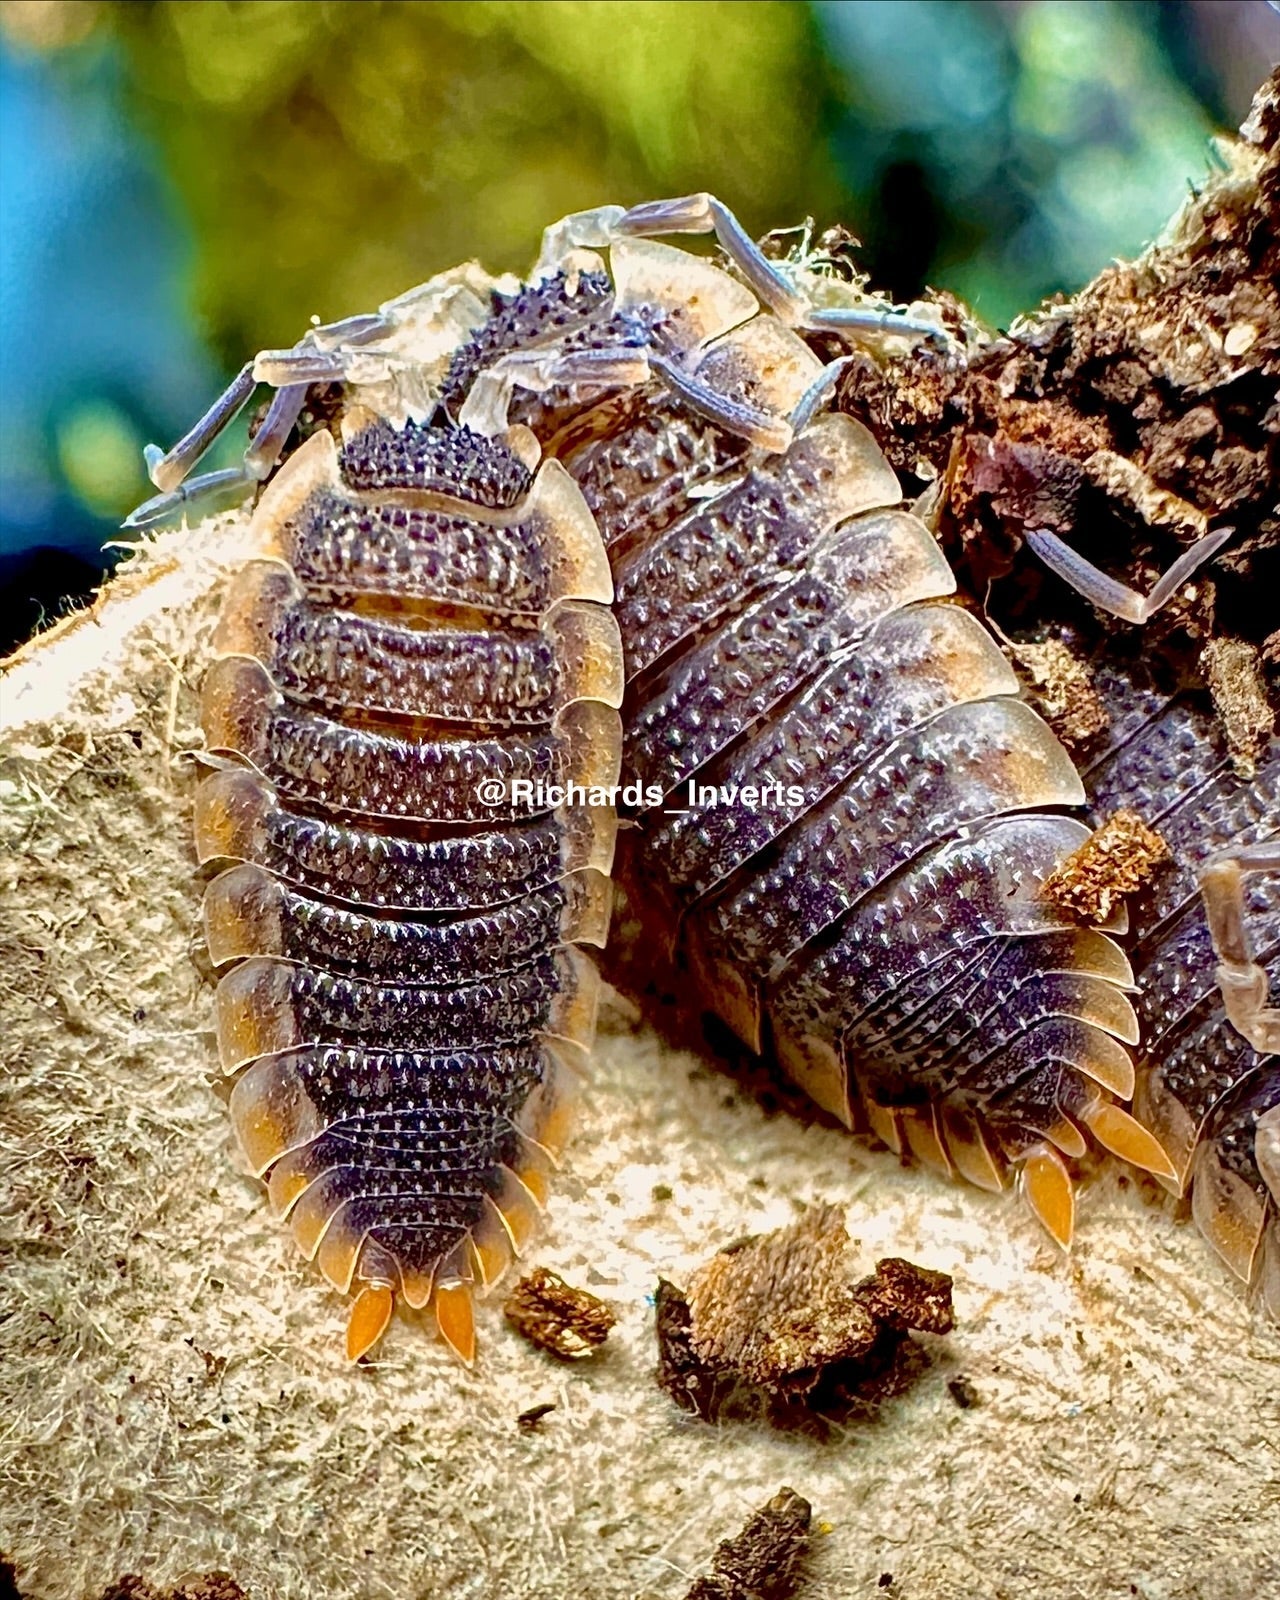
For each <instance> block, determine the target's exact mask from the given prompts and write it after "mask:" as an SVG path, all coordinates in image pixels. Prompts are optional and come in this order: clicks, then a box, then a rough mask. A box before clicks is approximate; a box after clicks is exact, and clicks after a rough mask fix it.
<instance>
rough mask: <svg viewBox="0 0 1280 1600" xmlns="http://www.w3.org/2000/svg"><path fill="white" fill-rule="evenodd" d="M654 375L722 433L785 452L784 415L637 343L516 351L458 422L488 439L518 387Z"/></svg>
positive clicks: (482, 380)
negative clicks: (744, 400) (721, 390)
mask: <svg viewBox="0 0 1280 1600" xmlns="http://www.w3.org/2000/svg"><path fill="white" fill-rule="evenodd" d="M655 377H656V378H658V379H660V380H661V381H662V382H663V383H665V384H666V385H667V386H668V388H670V389H672V390H673V391H674V392H675V393H676V394H678V395H679V396H680V398H681V399H682V400H684V401H685V402H686V403H687V404H688V405H689V406H690V407H691V408H692V409H693V410H695V411H697V412H699V413H701V415H703V416H705V417H707V418H709V419H710V420H711V421H712V422H714V423H716V424H717V425H718V426H720V427H722V428H724V429H725V431H726V432H728V433H732V434H735V435H737V436H738V437H739V438H743V439H746V440H747V441H748V442H749V443H751V444H754V445H757V446H759V447H760V448H761V449H765V450H785V449H786V448H787V447H788V446H789V445H790V443H791V437H792V435H791V427H790V424H789V423H788V422H787V421H786V420H785V418H782V417H777V416H774V415H773V414H772V413H771V412H768V411H759V410H757V409H756V408H755V407H754V406H746V405H742V404H741V403H740V402H738V401H735V400H731V399H729V398H728V396H726V395H722V394H718V393H717V392H716V391H715V390H714V389H711V388H709V387H708V386H707V385H706V384H703V383H700V382H699V381H698V380H697V378H695V377H692V376H691V375H690V374H689V373H687V372H685V371H683V370H682V369H681V368H680V367H678V366H677V365H676V364H675V363H674V362H672V361H668V360H667V358H666V357H665V356H662V355H658V354H656V353H655V352H653V351H650V350H645V349H643V348H640V347H638V346H628V347H626V348H624V349H621V350H579V351H571V352H569V353H568V354H560V353H555V352H552V353H548V354H545V355H541V354H538V353H536V352H520V353H517V354H515V355H511V356H506V357H504V358H503V359H502V360H501V361H496V362H495V363H494V364H493V365H492V366H491V367H488V368H486V369H485V371H483V372H482V373H481V374H480V376H479V377H478V378H477V379H476V381H475V383H474V384H473V385H472V386H471V392H470V394H469V395H468V396H467V399H466V402H465V403H464V405H463V407H462V410H461V411H460V412H459V414H458V421H459V423H460V424H461V425H462V426H463V427H465V428H471V429H473V430H474V431H475V432H476V433H483V434H486V435H487V436H489V437H490V438H492V437H493V436H494V435H495V434H498V433H501V432H502V430H503V429H504V428H505V427H506V425H507V411H508V409H509V407H510V404H511V395H512V393H513V391H514V390H515V389H517V388H519V389H530V390H533V391H534V393H537V394H541V393H543V392H544V391H545V390H547V389H550V388H552V387H555V386H562V385H570V384H576V383H582V384H598V385H600V386H601V387H602V388H615V387H616V388H627V389H629V388H634V387H635V386H637V385H638V384H642V383H647V382H648V381H649V379H650V378H655Z"/></svg>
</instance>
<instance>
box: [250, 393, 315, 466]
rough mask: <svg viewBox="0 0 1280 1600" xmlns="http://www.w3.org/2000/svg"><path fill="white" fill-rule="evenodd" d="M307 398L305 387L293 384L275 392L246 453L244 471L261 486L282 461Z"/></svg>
mask: <svg viewBox="0 0 1280 1600" xmlns="http://www.w3.org/2000/svg"><path fill="white" fill-rule="evenodd" d="M306 398H307V385H306V384H305V383H291V384H289V385H287V386H286V387H285V388H283V389H278V390H277V391H276V394H275V397H274V399H273V400H272V402H271V405H270V407H269V408H268V410H267V414H266V416H265V418H264V419H263V423H262V426H261V427H260V428H259V429H258V431H257V433H255V434H254V436H253V443H252V444H251V445H250V446H249V448H248V449H247V450H246V451H245V453H244V465H245V471H246V472H248V473H249V474H250V476H251V477H254V478H256V479H258V480H259V482H261V480H262V479H264V478H266V477H268V476H269V475H270V473H271V469H272V468H273V467H274V466H275V464H276V462H277V461H278V460H279V459H280V452H281V450H283V449H284V445H285V440H286V439H287V438H288V437H289V435H290V434H291V433H292V432H293V425H294V423H295V422H296V421H297V420H298V415H299V413H300V412H301V410H302V406H303V402H304V401H305V400H306Z"/></svg>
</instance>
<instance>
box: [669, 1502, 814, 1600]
mask: <svg viewBox="0 0 1280 1600" xmlns="http://www.w3.org/2000/svg"><path fill="white" fill-rule="evenodd" d="M812 1516H813V1508H812V1506H810V1504H809V1502H808V1501H807V1500H805V1499H804V1498H803V1497H802V1496H800V1495H798V1494H797V1493H796V1492H795V1490H794V1489H779V1490H778V1492H777V1494H775V1495H774V1497H773V1499H772V1500H770V1501H769V1502H768V1504H767V1505H764V1506H762V1507H761V1508H760V1510H759V1511H756V1512H753V1513H752V1515H751V1516H749V1517H748V1518H747V1520H746V1522H745V1523H743V1525H742V1531H741V1532H740V1533H737V1534H735V1535H734V1536H733V1538H732V1539H725V1540H724V1541H723V1542H722V1543H721V1544H720V1546H719V1548H718V1549H717V1550H716V1553H715V1555H714V1557H713V1558H712V1562H711V1571H710V1572H709V1573H708V1574H707V1576H706V1577H705V1578H699V1579H698V1581H697V1582H696V1583H695V1584H694V1585H693V1587H692V1588H691V1589H690V1590H689V1592H688V1594H687V1595H686V1596H685V1600H790V1596H792V1595H794V1594H795V1593H796V1591H797V1589H798V1588H799V1587H800V1584H801V1581H802V1578H803V1574H802V1572H801V1566H802V1564H803V1562H804V1557H805V1553H806V1552H807V1550H808V1548H809V1523H810V1520H811V1518H812Z"/></svg>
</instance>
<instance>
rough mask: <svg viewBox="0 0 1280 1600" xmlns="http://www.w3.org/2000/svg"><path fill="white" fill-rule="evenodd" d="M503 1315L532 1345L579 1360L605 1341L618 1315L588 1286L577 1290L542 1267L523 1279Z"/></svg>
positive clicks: (512, 1293)
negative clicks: (588, 1290) (590, 1292)
mask: <svg viewBox="0 0 1280 1600" xmlns="http://www.w3.org/2000/svg"><path fill="white" fill-rule="evenodd" d="M502 1312H503V1315H504V1316H505V1317H506V1319H507V1321H508V1322H509V1323H510V1324H511V1326H512V1327H513V1328H514V1329H515V1330H516V1332H517V1333H519V1334H521V1335H523V1337H524V1338H526V1339H527V1340H528V1341H529V1343H530V1344H533V1345H537V1347H538V1348H539V1349H540V1350H546V1351H549V1352H550V1354H552V1355H553V1356H559V1357H560V1359H561V1360H562V1361H577V1360H579V1359H580V1358H581V1357H582V1356H589V1355H590V1354H591V1353H592V1351H593V1350H596V1349H598V1348H599V1347H600V1345H602V1344H603V1343H604V1341H605V1340H606V1339H607V1338H608V1336H609V1329H610V1328H612V1327H613V1325H614V1323H615V1322H616V1321H617V1318H616V1317H615V1316H614V1314H613V1311H612V1309H611V1308H610V1307H609V1306H607V1305H606V1304H605V1302H604V1301H603V1300H598V1299H597V1298H596V1296H595V1295H593V1294H588V1292H587V1291H586V1290H585V1289H575V1288H573V1287H572V1286H571V1285H570V1284H567V1283H566V1282H565V1281H564V1279H563V1278H562V1277H560V1275H559V1274H558V1273H555V1272H552V1271H550V1270H549V1269H548V1268H547V1267H538V1268H536V1269H535V1270H534V1271H533V1272H531V1273H529V1275H528V1276H527V1277H524V1278H521V1280H520V1282H519V1283H518V1284H516V1286H515V1288H514V1289H513V1290H512V1291H511V1293H510V1295H509V1296H508V1297H507V1302H506V1304H505V1305H504V1306H503V1308H502Z"/></svg>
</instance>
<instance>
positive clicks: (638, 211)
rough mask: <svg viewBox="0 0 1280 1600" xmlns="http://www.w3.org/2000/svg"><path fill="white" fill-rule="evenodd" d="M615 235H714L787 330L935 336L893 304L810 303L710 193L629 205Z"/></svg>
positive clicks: (931, 327)
mask: <svg viewBox="0 0 1280 1600" xmlns="http://www.w3.org/2000/svg"><path fill="white" fill-rule="evenodd" d="M616 231H617V232H618V233H619V234H622V235H629V236H631V237H633V238H636V237H639V238H653V237H655V236H657V235H660V234H669V233H714V234H715V236H716V242H717V243H718V244H719V246H720V248H721V249H722V250H723V251H724V253H725V254H726V255H727V256H728V257H729V259H730V260H731V261H732V262H733V264H734V266H735V267H737V269H738V271H739V272H740V273H741V274H742V276H743V277H744V278H745V279H746V281H747V282H748V284H750V286H751V288H752V289H753V290H754V292H755V293H756V294H757V295H759V297H760V299H761V300H763V301H764V303H765V305H767V306H768V308H769V310H770V311H772V312H773V313H774V315H775V316H777V317H778V318H779V319H780V320H781V321H783V322H785V323H786V324H787V326H788V327H793V328H795V327H804V328H830V329H833V330H834V329H845V328H849V329H858V328H863V329H869V330H872V331H879V330H882V329H891V330H893V331H894V332H899V333H907V334H921V335H923V336H924V337H926V338H928V337H932V338H937V336H938V333H939V329H938V327H937V326H936V324H934V323H932V322H925V321H922V320H920V319H919V318H914V317H911V316H908V315H907V314H906V313H904V312H901V311H898V310H897V309H896V308H894V307H892V306H882V305H873V304H868V305H866V306H841V307H829V308H826V309H821V308H819V307H816V306H813V305H811V304H810V302H809V299H808V296H807V295H804V294H802V293H801V292H800V291H799V290H798V289H797V288H796V287H795V285H794V284H793V283H792V282H791V280H790V278H789V277H788V275H787V274H786V273H785V272H784V271H783V270H782V268H781V267H780V266H779V265H778V263H777V262H775V261H770V260H769V258H768V256H766V255H765V253H764V251H763V250H761V248H760V246H759V245H758V244H756V242H755V241H754V239H752V238H751V236H750V234H748V233H747V231H746V229H745V228H744V227H743V226H742V224H741V223H740V222H739V221H738V219H737V217H735V216H734V214H733V212H732V211H730V210H729V208H728V206H726V205H725V204H724V203H723V202H722V201H720V200H717V199H716V197H715V196H714V195H712V194H688V195H682V196H680V198H679V199H676V200H650V201H648V202H647V203H646V204H644V205H639V206H632V208H631V210H630V211H628V212H626V213H624V215H623V216H622V217H621V218H619V220H618V222H617V223H616Z"/></svg>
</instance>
